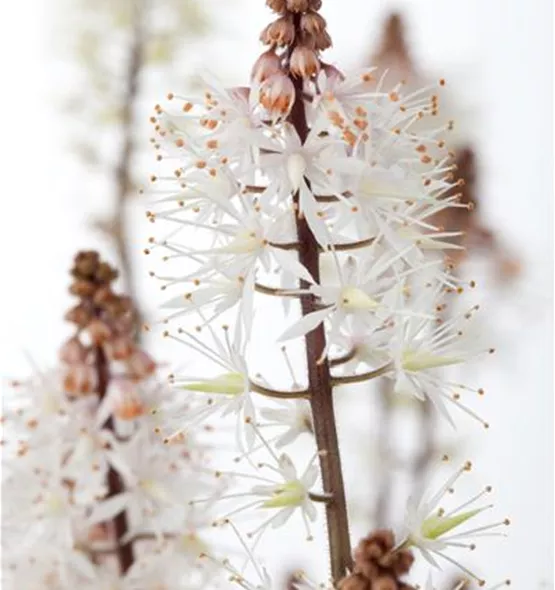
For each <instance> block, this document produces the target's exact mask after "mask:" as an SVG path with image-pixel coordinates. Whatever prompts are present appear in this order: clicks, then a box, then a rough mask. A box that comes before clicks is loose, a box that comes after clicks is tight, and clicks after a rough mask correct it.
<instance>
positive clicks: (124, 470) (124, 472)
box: [90, 431, 195, 537]
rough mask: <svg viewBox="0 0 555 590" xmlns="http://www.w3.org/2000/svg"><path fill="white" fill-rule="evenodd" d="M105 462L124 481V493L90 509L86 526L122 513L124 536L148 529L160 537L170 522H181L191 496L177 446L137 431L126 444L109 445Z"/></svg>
mask: <svg viewBox="0 0 555 590" xmlns="http://www.w3.org/2000/svg"><path fill="white" fill-rule="evenodd" d="M112 446H113V449H112V450H111V451H110V452H109V455H108V456H109V460H110V463H111V464H112V465H113V467H114V468H115V469H116V470H117V472H118V473H119V475H120V476H121V478H122V479H123V481H124V484H125V491H123V492H122V493H120V494H117V495H115V496H112V497H111V498H109V499H107V500H104V501H103V502H102V503H100V504H98V505H97V506H95V507H94V509H93V512H92V515H91V517H90V523H91V524H95V523H98V522H104V521H107V520H110V519H112V518H113V517H114V516H115V515H117V514H119V513H120V512H121V511H123V510H126V511H127V513H128V516H129V520H130V521H131V528H130V530H129V531H128V535H129V536H130V537H132V536H133V535H134V534H135V532H136V530H135V529H136V528H137V527H140V528H141V529H142V530H144V529H146V528H147V527H150V530H152V531H153V532H154V533H156V534H161V533H163V532H164V531H165V530H167V529H168V528H171V523H172V522H174V521H175V520H174V519H176V518H177V519H179V518H181V519H183V518H184V515H185V511H186V505H187V504H186V502H187V498H186V496H184V490H185V489H187V493H188V494H194V493H195V488H194V485H191V481H190V474H191V465H190V463H189V460H188V458H187V456H183V454H182V452H181V449H180V448H179V447H168V446H163V445H160V444H159V439H157V438H155V437H154V435H153V434H149V433H147V432H144V431H139V432H138V433H137V434H136V435H134V436H133V437H132V438H131V439H130V440H128V441H126V442H117V441H114V442H113V443H112Z"/></svg>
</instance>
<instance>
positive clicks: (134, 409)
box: [113, 395, 147, 420]
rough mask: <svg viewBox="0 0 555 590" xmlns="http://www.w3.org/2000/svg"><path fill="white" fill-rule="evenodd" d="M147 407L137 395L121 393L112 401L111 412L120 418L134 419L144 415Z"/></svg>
mask: <svg viewBox="0 0 555 590" xmlns="http://www.w3.org/2000/svg"><path fill="white" fill-rule="evenodd" d="M146 412H147V408H146V406H145V404H144V403H143V402H142V400H141V399H140V398H139V397H138V396H137V395H121V397H120V399H119V400H118V401H116V402H115V403H114V408H113V413H114V415H115V416H116V417H117V418H119V419H120V420H135V419H136V418H140V417H141V416H144V415H145V414H146Z"/></svg>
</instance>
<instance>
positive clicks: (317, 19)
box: [301, 10, 327, 35]
mask: <svg viewBox="0 0 555 590" xmlns="http://www.w3.org/2000/svg"><path fill="white" fill-rule="evenodd" d="M326 24H327V23H326V19H325V18H324V17H323V16H320V15H319V14H318V13H317V12H314V11H312V10H309V11H308V12H307V13H306V14H303V15H302V16H301V29H302V30H303V31H304V32H305V33H308V34H309V35H318V34H320V33H323V32H324V31H325V30H326Z"/></svg>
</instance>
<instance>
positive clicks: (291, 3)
mask: <svg viewBox="0 0 555 590" xmlns="http://www.w3.org/2000/svg"><path fill="white" fill-rule="evenodd" d="M309 7H310V0H287V10H290V11H291V12H306V11H307V10H308V9H309Z"/></svg>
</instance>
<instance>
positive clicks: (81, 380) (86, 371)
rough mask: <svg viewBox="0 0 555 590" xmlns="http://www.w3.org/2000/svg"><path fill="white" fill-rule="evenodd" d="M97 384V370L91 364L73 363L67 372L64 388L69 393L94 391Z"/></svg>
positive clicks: (76, 393)
mask: <svg viewBox="0 0 555 590" xmlns="http://www.w3.org/2000/svg"><path fill="white" fill-rule="evenodd" d="M96 386H97V376H96V371H95V369H94V367H91V366H89V365H85V364H79V365H72V366H71V367H69V369H68V370H67V372H66V374H65V377H64V389H65V391H66V393H68V394H69V395H83V394H86V393H94V391H95V390H96Z"/></svg>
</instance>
